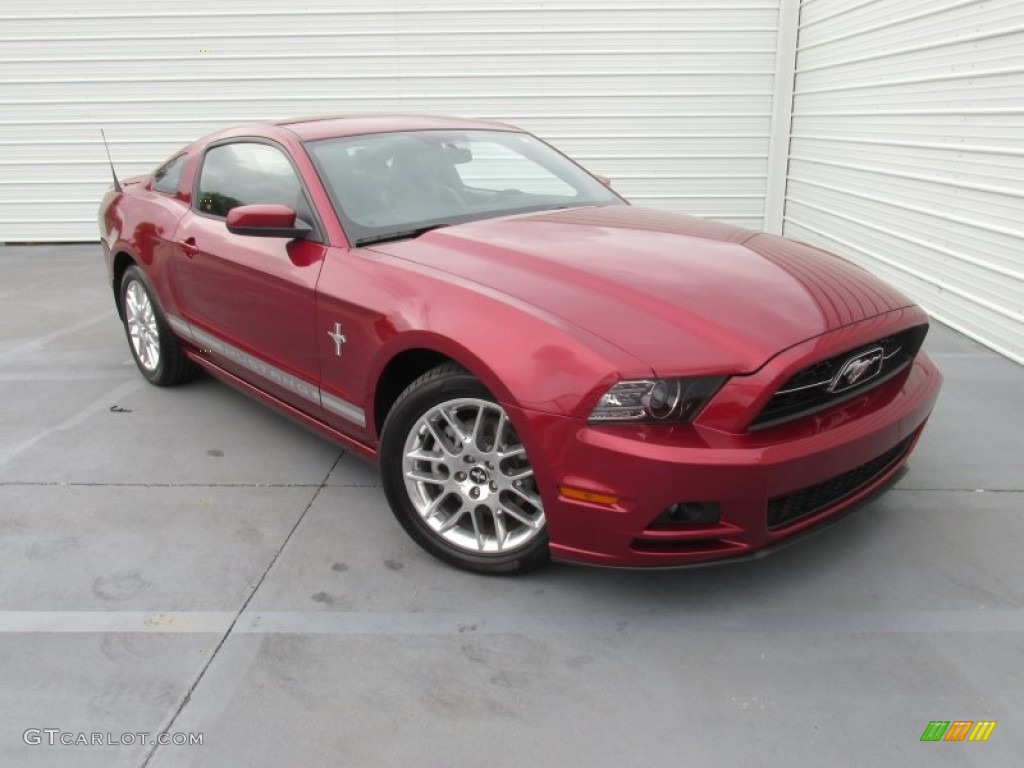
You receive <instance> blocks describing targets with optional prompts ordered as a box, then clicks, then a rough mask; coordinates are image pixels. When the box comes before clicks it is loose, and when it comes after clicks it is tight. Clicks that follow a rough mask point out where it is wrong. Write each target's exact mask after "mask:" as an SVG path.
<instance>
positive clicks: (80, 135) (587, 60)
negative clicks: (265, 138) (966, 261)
mask: <svg viewBox="0 0 1024 768" xmlns="http://www.w3.org/2000/svg"><path fill="white" fill-rule="evenodd" d="M777 17H778V0H735V1H733V0H726V1H725V2H708V0H672V2H664V1H659V0H639V1H638V2H634V3H623V2H621V0H518V2H516V3H514V4H513V3H498V2H493V3H491V2H482V1H481V0H431V2H422V1H421V2H415V1H413V0H389V2H388V3H381V2H374V1H373V0H347V1H346V2H335V1H334V0H303V2H301V3H294V4H290V5H289V4H282V3H279V2H276V0H275V1H274V2H270V0H265V1H264V2H256V1H255V0H249V1H242V0H236V2H224V1H223V0H222V1H221V2H216V3H213V2H209V1H208V0H201V1H200V0H176V2H173V3H158V2H152V1H151V0H150V1H141V0H117V1H115V0H96V1H92V2H88V3H85V2H81V0H62V1H58V0H38V1H37V2H34V3H18V4H14V3H5V4H3V5H2V6H0V49H2V50H3V56H2V58H0V242H18V241H55V240H92V239H95V238H96V237H97V229H96V223H95V213H96V207H97V203H98V201H99V199H100V198H101V196H102V195H103V192H104V190H105V189H106V186H107V185H108V184H109V173H108V171H107V168H106V160H105V156H104V154H103V149H102V145H101V143H100V135H99V128H100V126H103V127H105V128H106V132H107V137H108V139H109V140H110V142H111V150H112V152H113V155H114V161H115V164H116V166H117V169H118V172H119V173H120V174H121V175H122V176H129V175H131V174H135V173H141V172H144V171H148V170H151V169H152V168H153V167H154V166H155V165H156V164H157V163H158V162H159V161H161V160H162V159H164V158H166V157H167V156H168V155H169V154H171V153H172V152H173V151H174V150H175V149H177V148H178V147H179V146H181V145H182V144H184V143H186V142H188V141H191V140H192V139H194V138H197V137H198V136H200V135H202V134H204V133H207V132H210V131H212V130H215V129H218V128H221V127H225V126H227V125H231V124H235V123H239V122H245V121H251V120H265V119H280V118H285V117H292V116H297V115H308V114H340V113H353V112H396V111H402V112H414V113H434V114H454V115H459V116H466V117H483V118H492V119H498V120H505V121H508V122H512V123H516V124H518V125H521V126H523V127H525V128H527V129H529V130H532V131H534V132H536V133H538V134H540V135H541V136H542V137H544V138H546V139H548V140H550V141H552V142H553V143H555V144H556V145H557V146H559V147H560V148H562V149H563V150H565V151H567V152H568V153H569V154H571V155H573V156H574V157H576V158H577V159H578V160H580V161H581V162H583V163H584V164H585V165H586V166H587V167H589V168H590V169H591V170H593V171H595V172H597V173H602V174H604V175H606V176H610V177H612V179H613V180H614V182H615V186H616V188H617V189H618V190H619V191H620V192H622V193H623V194H625V195H626V196H627V197H630V198H631V199H633V200H634V201H635V202H637V203H640V204H649V205H654V206H658V207H664V208H669V209H674V210H679V211H688V212H691V213H696V214H700V215H706V216H714V217H718V218H722V219H725V220H728V221H733V222H735V223H738V224H741V225H744V226H750V227H760V226H761V224H762V217H763V210H764V195H765V174H766V167H767V163H766V157H767V153H768V134H769V125H770V118H771V107H772V93H773V82H772V81H773V74H774V56H775V54H774V51H775V41H776V30H777Z"/></svg>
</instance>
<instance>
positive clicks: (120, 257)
mask: <svg viewBox="0 0 1024 768" xmlns="http://www.w3.org/2000/svg"><path fill="white" fill-rule="evenodd" d="M133 265H134V266H138V261H136V260H135V257H134V256H132V255H131V254H130V253H128V251H125V250H120V251H118V252H117V255H115V256H114V259H113V262H112V263H111V268H110V269H111V275H112V277H111V283H110V287H111V289H112V290H113V292H114V304H115V305H116V306H117V314H118V316H119V317H120V318H121V320H124V307H122V306H121V280H122V279H124V273H125V272H126V271H127V270H128V267H131V266H133Z"/></svg>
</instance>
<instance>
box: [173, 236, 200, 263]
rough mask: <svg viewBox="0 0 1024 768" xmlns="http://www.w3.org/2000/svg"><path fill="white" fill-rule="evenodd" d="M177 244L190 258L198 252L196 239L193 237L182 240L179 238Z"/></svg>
mask: <svg viewBox="0 0 1024 768" xmlns="http://www.w3.org/2000/svg"><path fill="white" fill-rule="evenodd" d="M177 245H178V247H179V248H181V250H183V251H184V252H185V255H186V256H188V257H189V258H190V259H191V258H192V257H193V256H195V255H196V254H197V253H199V246H198V245H196V239H195V238H194V237H187V238H185V239H184V240H179V241H178V243H177Z"/></svg>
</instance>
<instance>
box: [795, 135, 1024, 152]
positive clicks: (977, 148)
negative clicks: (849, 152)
mask: <svg viewBox="0 0 1024 768" xmlns="http://www.w3.org/2000/svg"><path fill="white" fill-rule="evenodd" d="M792 137H793V138H794V139H807V140H811V141H831V142H837V143H846V144H868V145H872V146H885V147H902V148H905V149H941V150H951V151H956V152H977V153H978V154H983V155H1014V156H1020V157H1024V149H1017V148H1016V147H997V146H992V145H987V144H952V143H942V142H927V141H903V140H892V139H869V138H866V137H862V136H823V135H821V134H812V133H796V132H794V133H793V134H792Z"/></svg>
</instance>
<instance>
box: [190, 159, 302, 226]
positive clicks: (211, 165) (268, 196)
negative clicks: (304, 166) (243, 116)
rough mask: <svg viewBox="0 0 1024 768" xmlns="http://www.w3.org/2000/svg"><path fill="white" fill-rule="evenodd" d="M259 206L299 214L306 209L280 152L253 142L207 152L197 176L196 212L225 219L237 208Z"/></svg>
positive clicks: (294, 177)
mask: <svg viewBox="0 0 1024 768" xmlns="http://www.w3.org/2000/svg"><path fill="white" fill-rule="evenodd" d="M258 203H264V204H265V203H277V204H279V205H287V206H289V207H290V208H294V209H296V210H299V211H301V210H302V209H304V208H305V207H306V205H305V197H304V195H303V194H302V185H301V184H300V183H299V179H298V177H296V175H295V171H294V170H292V166H291V163H289V162H288V158H286V157H285V156H284V155H283V154H282V153H281V150H279V149H277V148H276V147H271V146H269V145H267V144H256V143H254V142H235V143H233V144H221V145H220V146H217V147H214V148H213V149H211V150H209V151H208V152H207V153H206V157H205V159H204V160H203V168H202V171H201V172H200V176H199V198H198V201H197V203H196V206H197V207H198V208H199V210H200V211H202V212H203V213H208V214H211V215H213V216H227V215H228V211H230V210H231V209H232V208H235V207H236V206H239V205H254V204H258Z"/></svg>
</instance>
